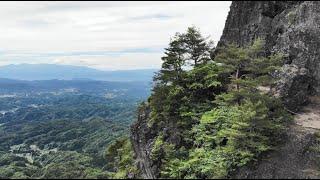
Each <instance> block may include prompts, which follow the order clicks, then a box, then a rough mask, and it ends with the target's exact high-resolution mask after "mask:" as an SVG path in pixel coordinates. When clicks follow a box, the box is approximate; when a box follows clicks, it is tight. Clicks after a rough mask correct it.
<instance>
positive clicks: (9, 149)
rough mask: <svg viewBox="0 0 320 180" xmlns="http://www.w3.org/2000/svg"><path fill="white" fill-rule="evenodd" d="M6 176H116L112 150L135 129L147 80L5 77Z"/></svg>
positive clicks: (2, 172) (1, 124)
mask: <svg viewBox="0 0 320 180" xmlns="http://www.w3.org/2000/svg"><path fill="white" fill-rule="evenodd" d="M0 85H1V87H0V93H1V96H0V106H1V109H0V179H2V178H49V179H52V178H110V177H111V175H110V171H112V169H113V167H112V166H111V167H110V166H108V164H107V162H109V161H110V160H109V159H108V157H107V156H106V154H107V147H108V146H109V145H111V144H112V142H113V141H115V140H117V139H119V138H122V137H123V136H128V135H129V133H128V132H129V125H130V124H131V122H132V121H133V120H134V119H135V118H136V108H137V105H138V103H139V102H141V101H142V100H144V99H145V97H147V96H148V94H149V85H148V84H147V83H142V82H135V83H117V82H98V81H88V80H86V81H57V80H54V81H31V82H28V81H15V80H2V81H1V82H0Z"/></svg>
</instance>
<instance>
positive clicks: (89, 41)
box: [0, 1, 230, 69]
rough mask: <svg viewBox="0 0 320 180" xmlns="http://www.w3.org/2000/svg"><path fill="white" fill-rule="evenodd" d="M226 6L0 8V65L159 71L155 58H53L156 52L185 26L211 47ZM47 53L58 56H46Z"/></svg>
mask: <svg viewBox="0 0 320 180" xmlns="http://www.w3.org/2000/svg"><path fill="white" fill-rule="evenodd" d="M229 6H230V2H199V1H197V2H196V1H194V2H169V1H168V2H0V22H1V25H0V26H1V28H0V49H1V50H3V51H1V52H0V65H4V64H9V63H37V62H39V61H41V62H46V63H63V64H74V65H87V66H91V67H95V68H99V69H133V68H136V69H138V68H148V67H150V68H153V67H160V64H161V62H160V57H161V55H162V54H161V53H159V52H145V53H143V52H139V53H128V52H124V53H122V54H121V55H118V56H110V55H105V54H104V55H100V56H99V57H97V56H92V55H87V56H85V57H84V55H81V56H76V55H74V56H64V55H59V53H60V54H63V53H70V52H90V51H95V52H97V51H124V50H128V49H138V48H158V49H159V48H163V47H166V46H167V44H168V42H169V39H170V37H171V36H172V35H174V34H175V32H183V31H185V30H186V28H187V27H188V26H191V25H195V26H197V27H199V28H200V30H201V31H202V32H203V34H204V35H210V36H211V38H212V39H213V40H214V41H216V42H217V41H218V40H219V38H220V35H221V34H222V30H223V27H224V22H225V19H226V16H227V13H228V11H229ZM53 52H58V55H51V56H48V55H46V54H51V53H53ZM30 54H31V55H30ZM39 54H41V55H39ZM32 55H34V57H33V56H32ZM10 58H11V59H10ZM41 58H43V59H41ZM10 60H11V61H10ZM83 62H85V63H83ZM92 64H94V65H92Z"/></svg>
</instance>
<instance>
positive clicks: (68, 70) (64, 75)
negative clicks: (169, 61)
mask: <svg viewBox="0 0 320 180" xmlns="http://www.w3.org/2000/svg"><path fill="white" fill-rule="evenodd" d="M156 71H157V70H156V69H141V70H118V71H100V70H97V69H93V68H88V67H83V66H70V65H56V64H19V65H7V66H1V67H0V78H8V79H17V80H52V79H59V80H89V79H90V80H100V81H144V82H146V81H148V82H149V81H151V80H152V77H153V75H154V73H155V72H156Z"/></svg>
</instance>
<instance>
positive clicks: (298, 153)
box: [132, 1, 320, 178]
mask: <svg viewBox="0 0 320 180" xmlns="http://www.w3.org/2000/svg"><path fill="white" fill-rule="evenodd" d="M319 35H320V2H310V1H308V2H302V1H296V2H290V1H283V2H278V1H266V2H265V1H260V2H257V1H256V2H233V3H232V5H231V7H230V12H229V15H228V18H227V21H226V24H225V29H224V31H223V35H222V37H221V39H220V41H219V43H218V47H221V46H223V45H225V44H228V43H235V44H238V45H240V46H245V45H247V44H250V43H252V42H253V41H254V40H255V39H256V38H258V37H260V38H264V39H265V40H266V47H265V50H266V53H269V54H271V53H274V52H279V53H283V54H284V56H285V59H286V64H285V66H284V67H283V72H282V74H281V77H282V79H281V82H280V83H279V86H278V90H279V94H280V95H281V98H282V99H283V102H284V103H285V104H286V106H287V107H288V108H289V109H290V110H292V111H298V110H299V109H300V107H301V106H302V105H305V104H306V103H307V102H308V97H309V96H310V95H319V94H320V36H319ZM148 114H149V110H148V108H146V109H144V110H141V111H140V116H139V118H138V121H137V122H136V123H135V124H134V125H133V126H132V142H133V145H134V150H135V153H136V159H137V163H138V166H139V168H140V170H141V173H142V177H144V178H156V177H157V175H158V166H157V164H156V163H155V162H152V161H151V160H150V157H149V154H150V151H151V148H152V145H153V143H154V138H155V135H156V132H155V131H156V128H150V127H148V126H147V119H148ZM319 119H320V116H319ZM284 142H286V143H284V145H283V146H281V147H280V149H281V150H280V151H278V152H274V153H272V154H270V155H269V156H268V157H267V159H268V160H266V161H261V162H259V164H255V165H254V168H252V167H251V168H250V167H248V168H244V169H241V170H239V171H238V172H237V174H236V175H235V176H234V177H236V178H237V177H239V178H243V177H249V178H268V177H270V178H288V177H291V178H306V177H315V176H314V174H313V175H309V174H306V173H305V170H306V171H307V170H308V168H311V167H312V168H314V167H315V165H314V164H315V161H313V160H312V159H314V157H315V154H312V153H308V152H309V151H306V149H308V148H310V147H313V146H314V144H315V137H314V132H313V131H309V129H304V128H302V129H299V127H298V126H297V125H293V128H291V129H289V130H288V132H287V137H284ZM289 162H290V163H289ZM288 165H289V166H291V167H288ZM279 167H280V168H279ZM281 167H282V168H281ZM263 174H264V176H262V175H263Z"/></svg>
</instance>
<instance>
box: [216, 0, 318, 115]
mask: <svg viewBox="0 0 320 180" xmlns="http://www.w3.org/2000/svg"><path fill="white" fill-rule="evenodd" d="M319 34H320V2H312V1H305V2H302V1H260V2H257V1H255V2H233V3H232V5H231V7H230V12H229V15H228V18H227V21H226V24H225V29H224V31H223V35H222V36H221V39H220V41H219V44H218V47H219V46H223V45H225V44H229V43H235V44H238V45H240V46H245V45H248V44H251V43H252V42H253V41H254V40H255V39H256V38H263V39H265V41H266V47H265V50H266V53H269V54H270V53H282V54H283V55H284V56H285V59H286V65H285V67H284V69H283V73H282V74H281V76H282V80H281V83H280V84H279V87H278V90H279V92H280V95H281V97H282V99H283V101H284V103H285V104H286V106H287V107H288V108H289V109H291V110H293V111H297V110H298V109H299V107H300V106H301V105H304V104H306V103H307V101H308V98H307V97H308V96H309V95H310V94H319V93H320V43H319V42H320V36H319Z"/></svg>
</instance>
